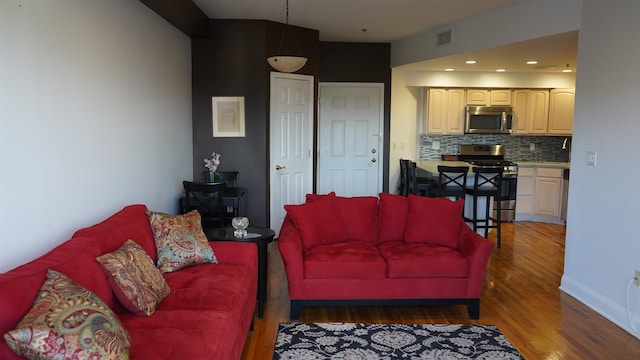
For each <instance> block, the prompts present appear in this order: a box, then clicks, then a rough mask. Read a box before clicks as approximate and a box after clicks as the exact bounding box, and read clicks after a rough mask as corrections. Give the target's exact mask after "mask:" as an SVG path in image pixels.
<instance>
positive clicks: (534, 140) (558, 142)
mask: <svg viewBox="0 0 640 360" xmlns="http://www.w3.org/2000/svg"><path fill="white" fill-rule="evenodd" d="M566 138H567V137H565V136H520V135H502V134H496V135H487V134H482V135H479V134H465V135H425V134H421V135H420V144H419V146H418V148H419V152H420V158H419V160H440V158H441V157H440V156H441V155H442V154H457V153H458V151H459V149H458V145H460V144H502V145H504V147H505V159H507V160H512V161H554V162H567V161H569V152H570V151H571V137H569V138H568V139H569V140H568V141H567V149H566V150H563V149H562V144H563V143H564V141H565V139H566ZM434 141H436V142H440V149H433V142H434ZM531 144H535V150H533V151H532V150H531Z"/></svg>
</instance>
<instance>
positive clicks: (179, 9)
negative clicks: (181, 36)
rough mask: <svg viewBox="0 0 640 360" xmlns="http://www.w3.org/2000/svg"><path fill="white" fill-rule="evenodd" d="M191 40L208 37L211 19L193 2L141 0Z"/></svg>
mask: <svg viewBox="0 0 640 360" xmlns="http://www.w3.org/2000/svg"><path fill="white" fill-rule="evenodd" d="M140 2H141V3H143V4H145V5H147V6H148V7H149V8H150V9H151V10H153V11H155V12H156V13H157V14H158V15H160V16H161V17H163V18H164V19H165V20H167V21H168V22H169V23H170V24H171V25H173V26H175V27H176V28H178V30H180V31H182V32H183V33H185V34H187V35H188V36H189V37H191V38H199V37H206V36H207V23H208V21H209V18H208V17H207V16H206V15H205V13H204V12H202V10H200V8H199V7H198V6H197V5H196V4H194V3H193V1H175V0H140Z"/></svg>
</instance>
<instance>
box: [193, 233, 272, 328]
mask: <svg viewBox="0 0 640 360" xmlns="http://www.w3.org/2000/svg"><path fill="white" fill-rule="evenodd" d="M233 230H234V229H233V228H232V227H224V228H216V229H212V230H209V231H207V232H206V235H207V239H208V240H209V241H214V240H215V241H240V242H252V243H254V244H256V246H257V247H258V317H259V318H262V316H263V315H264V306H265V303H266V302H267V245H269V243H270V242H272V241H273V237H274V236H275V235H276V233H275V232H274V231H273V230H271V229H268V228H260V227H248V228H247V236H246V237H242V238H237V237H235V236H234V235H233Z"/></svg>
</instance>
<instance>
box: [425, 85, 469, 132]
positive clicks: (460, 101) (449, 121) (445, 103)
mask: <svg viewBox="0 0 640 360" xmlns="http://www.w3.org/2000/svg"><path fill="white" fill-rule="evenodd" d="M426 96H427V99H426V101H425V103H426V105H427V111H426V112H425V113H426V115H427V116H426V117H425V121H426V126H425V129H427V134H462V133H463V130H464V129H463V128H462V125H463V121H462V119H463V117H464V105H465V90H464V89H444V88H430V89H429V90H428V91H427V95H426Z"/></svg>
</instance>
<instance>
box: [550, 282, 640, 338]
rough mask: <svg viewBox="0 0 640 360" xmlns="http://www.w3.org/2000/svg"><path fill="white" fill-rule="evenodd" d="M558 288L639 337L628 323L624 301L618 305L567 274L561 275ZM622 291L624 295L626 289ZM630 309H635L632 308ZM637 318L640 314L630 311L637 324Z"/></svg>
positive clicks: (639, 334)
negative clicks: (622, 304)
mask: <svg viewBox="0 0 640 360" xmlns="http://www.w3.org/2000/svg"><path fill="white" fill-rule="evenodd" d="M560 290H561V291H563V292H565V293H567V294H568V295H570V296H572V297H574V298H575V299H576V300H578V301H580V302H581V303H583V304H585V305H586V306H588V307H590V308H591V309H592V310H593V311H595V312H597V313H598V314H600V315H602V316H604V317H605V318H606V319H607V320H609V321H611V322H613V323H614V324H616V325H617V326H619V327H621V328H622V329H624V330H625V331H627V332H628V333H630V334H631V335H633V336H635V337H636V338H638V339H640V333H639V332H634V331H633V329H632V328H631V324H629V316H628V314H627V309H626V303H625V306H620V305H619V304H616V303H615V302H613V301H611V300H610V299H608V298H606V297H604V296H602V295H600V294H599V293H597V292H595V291H593V289H591V288H589V287H587V286H585V285H584V284H583V283H581V282H579V281H576V280H575V279H573V278H571V277H569V276H567V275H563V276H562V281H561V283H560ZM624 293H625V296H626V293H627V289H624ZM632 310H637V309H633V308H632ZM639 318H640V314H638V313H632V319H634V321H636V324H638V319H639ZM637 327H638V325H636V328H637Z"/></svg>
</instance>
